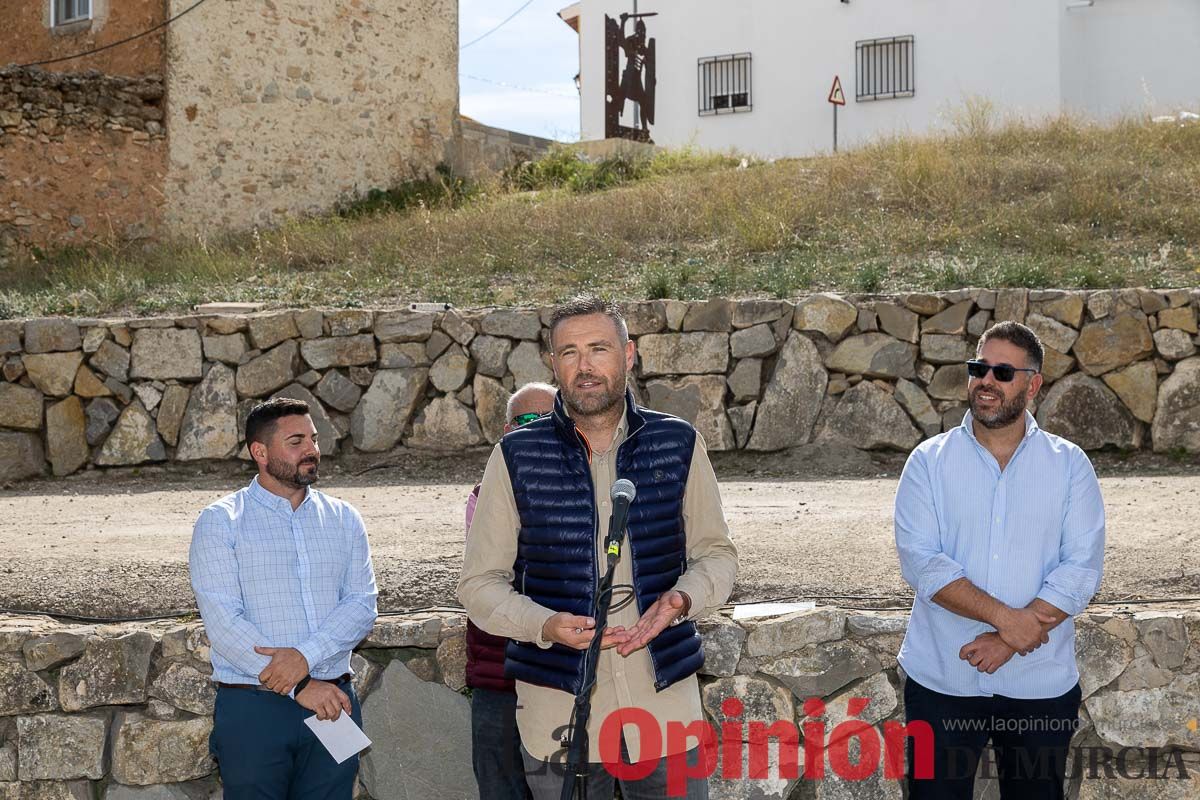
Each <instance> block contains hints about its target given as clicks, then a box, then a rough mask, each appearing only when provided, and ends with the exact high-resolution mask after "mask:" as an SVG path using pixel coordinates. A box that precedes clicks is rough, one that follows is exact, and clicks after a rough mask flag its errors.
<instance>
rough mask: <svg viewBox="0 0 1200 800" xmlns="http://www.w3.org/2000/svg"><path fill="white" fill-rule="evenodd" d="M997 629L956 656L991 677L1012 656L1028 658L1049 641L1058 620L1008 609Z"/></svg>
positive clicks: (1028, 611)
mask: <svg viewBox="0 0 1200 800" xmlns="http://www.w3.org/2000/svg"><path fill="white" fill-rule="evenodd" d="M996 622H997V624H996V630H994V631H988V632H987V633H982V634H980V635H979V636H977V637H976V638H975V640H974V641H973V642H970V643H968V644H965V645H963V646H962V649H961V650H959V651H958V657H959V658H961V659H962V660H964V661H966V662H967V663H969V664H970V665H971V666H972V667H975V668H976V669H977V670H979V671H980V672H986V673H987V674H989V675H991V674H993V673H994V672H995V671H996V670H998V669H1000V667H1002V666H1004V665H1005V664H1007V663H1008V661H1009V659H1011V658H1012V657H1013V656H1014V655H1017V654H1018V653H1020V654H1021V655H1023V656H1027V655H1029V654H1030V653H1032V652H1033V651H1034V650H1036V649H1038V648H1039V647H1041V646H1042V645H1044V644H1045V643H1046V642H1048V641H1050V628H1052V627H1053V626H1054V625H1055V624H1056V623H1057V620H1056V619H1055V618H1054V617H1051V616H1047V615H1046V614H1043V613H1041V612H1039V611H1035V610H1033V609H1031V608H1010V609H1008V610H1006V611H1005V612H1003V614H1002V615H1001V616H1000V617H999V618H998V619H997V620H996Z"/></svg>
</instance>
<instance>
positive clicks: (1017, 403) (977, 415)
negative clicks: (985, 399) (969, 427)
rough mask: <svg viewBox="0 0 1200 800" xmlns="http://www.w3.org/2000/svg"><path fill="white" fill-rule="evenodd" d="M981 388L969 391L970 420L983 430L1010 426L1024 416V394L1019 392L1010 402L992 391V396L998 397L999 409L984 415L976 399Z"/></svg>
mask: <svg viewBox="0 0 1200 800" xmlns="http://www.w3.org/2000/svg"><path fill="white" fill-rule="evenodd" d="M980 391H982V387H979V386H977V387H975V388H974V389H972V390H971V398H970V404H971V418H972V419H974V420H975V421H976V422H978V423H979V424H980V425H982V426H983V427H985V428H990V429H993V430H994V429H996V428H1003V427H1005V426H1006V425H1011V424H1012V423H1014V422H1016V421H1017V420H1018V419H1019V418H1021V417H1023V416H1024V415H1025V393H1024V392H1021V393H1019V394H1018V395H1017V396H1016V397H1014V398H1013V399H1012V400H1004V399H1003V398H1004V395H1002V394H1000V393H999V392H997V391H995V390H992V392H991V393H992V394H995V395H996V396H997V397H1000V398H1001V400H1000V407H999V408H997V409H996V410H995V411H992V412H990V413H985V412H983V411H980V410H979V404H978V402H977V401H976V397H977V395H978V394H979V392H980Z"/></svg>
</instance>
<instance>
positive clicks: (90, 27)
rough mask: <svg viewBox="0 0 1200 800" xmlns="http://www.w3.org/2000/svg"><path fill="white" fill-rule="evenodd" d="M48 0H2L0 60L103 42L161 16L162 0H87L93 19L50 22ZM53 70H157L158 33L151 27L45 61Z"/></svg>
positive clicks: (39, 57)
mask: <svg viewBox="0 0 1200 800" xmlns="http://www.w3.org/2000/svg"><path fill="white" fill-rule="evenodd" d="M50 3H51V0H4V2H3V3H0V6H2V7H3V25H0V66H5V65H8V64H25V63H29V62H33V61H41V60H43V59H50V58H59V57H62V56H67V55H73V54H75V53H79V52H82V51H85V50H91V49H94V48H97V47H103V46H104V45H107V44H112V43H113V42H117V41H120V40H121V39H125V38H127V37H129V36H133V35H135V34H137V33H141V32H142V31H145V30H148V29H150V28H153V27H154V26H155V25H157V24H159V23H161V22H163V21H164V20H165V19H166V9H167V5H166V0H92V5H93V10H94V13H93V19H92V20H91V21H90V22H81V23H74V24H70V25H66V26H61V27H58V28H54V29H51V28H50ZM46 69H49V70H54V71H58V72H78V71H84V70H91V69H94V70H98V71H100V72H104V73H108V74H110V75H127V76H129V75H136V76H140V75H152V74H161V73H162V69H163V34H161V33H155V34H152V35H150V36H146V37H144V38H142V39H139V40H137V41H134V42H130V43H129V44H126V45H122V46H121V47H116V48H113V49H112V50H108V51H105V52H103V53H98V54H96V55H94V56H88V57H86V58H82V59H75V60H71V61H66V62H63V63H61V64H53V65H48V66H47V67H46Z"/></svg>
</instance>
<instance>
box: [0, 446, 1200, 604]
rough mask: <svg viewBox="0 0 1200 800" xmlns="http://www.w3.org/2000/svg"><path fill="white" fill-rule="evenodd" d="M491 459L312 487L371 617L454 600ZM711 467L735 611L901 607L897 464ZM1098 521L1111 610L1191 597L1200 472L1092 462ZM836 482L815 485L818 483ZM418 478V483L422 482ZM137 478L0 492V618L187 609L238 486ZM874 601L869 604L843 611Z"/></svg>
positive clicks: (431, 464)
mask: <svg viewBox="0 0 1200 800" xmlns="http://www.w3.org/2000/svg"><path fill="white" fill-rule="evenodd" d="M485 457H486V454H480V453H475V454H470V455H468V456H467V457H465V458H458V459H456V460H455V461H453V462H447V461H444V460H442V461H438V460H431V459H430V457H428V456H426V457H424V460H423V461H422V460H421V458H418V457H413V459H412V460H411V461H410V463H406V465H405V467H404V468H396V467H390V468H383V469H375V470H370V471H368V472H366V473H365V474H361V475H358V476H355V475H353V474H351V472H350V471H349V468H347V470H346V471H344V472H341V473H338V472H336V471H334V470H331V469H327V470H326V472H333V474H331V475H328V477H326V478H325V479H324V480H323V481H322V482H321V488H322V489H324V490H325V491H327V492H329V493H331V494H333V495H336V496H338V497H342V498H344V499H346V500H348V501H350V502H352V503H354V504H355V505H356V506H357V507H358V508H359V509H360V510H361V511H362V514H363V517H364V518H365V519H366V523H367V528H368V531H369V534H370V537H371V544H372V548H373V552H374V561H375V567H376V571H377V573H378V579H379V585H380V590H381V592H380V593H381V597H380V608H381V609H399V608H415V607H422V606H430V605H446V604H456V602H457V601H456V600H455V598H454V585H455V582H456V580H457V577H458V571H459V567H460V565H461V560H462V559H461V553H462V547H463V530H462V508H463V502H464V499H465V497H466V495H467V492H468V491H469V489H470V486H471V482H472V480H473V476H475V475H478V474H479V472H480V471H481V469H482V464H483V459H484V458H485ZM790 458H791V460H790V461H789V460H788V458H786V457H785V458H780V459H776V460H775V461H773V462H770V466H771V470H770V472H773V473H774V474H770V473H769V472H766V471H764V470H763V469H762V468H761V465H762V464H763V463H766V462H764V461H763V460H762V459H753V458H751V457H749V456H746V455H737V456H726V457H722V458H718V459H717V460H716V466H717V470H718V474H720V475H721V476H722V487H723V497H724V500H725V505H726V511H727V515H728V518H729V523H730V526H731V529H732V531H733V536H734V540H735V541H736V543H737V545H738V547H739V549H740V552H741V564H742V566H741V572H740V576H739V580H738V586H737V589H736V591H735V595H734V596H735V599H742V600H747V599H767V598H776V597H791V596H803V597H816V596H826V597H830V598H831V599H830V601H831V602H834V601H835V600H834V599H833V596H837V597H841V598H842V599H841V602H842V603H844V604H861V605H889V604H897V603H898V604H903V603H905V602H906V601H907V600H908V598H910V597H911V594H910V592H909V591H908V587H907V586H906V585H904V584H903V582H902V581H901V579H900V574H899V570H898V568H897V564H896V558H895V552H894V549H893V544H892V528H891V507H892V497H893V493H894V491H895V486H896V480H897V475H898V471H899V468H900V467H901V466H902V463H903V462H902V459H899V458H898V457H896V456H876V457H867V456H863V455H862V454H850V455H846V454H832V455H831V454H829V453H815V454H814V453H808V454H804V453H799V454H794V455H793V456H791V457H790ZM1098 466H1099V468H1100V472H1101V476H1102V477H1101V484H1102V488H1103V491H1104V496H1105V501H1106V504H1107V508H1108V514H1109V528H1108V557H1107V563H1106V574H1105V578H1104V585H1103V587H1102V590H1101V596H1102V598H1103V599H1106V600H1118V599H1127V598H1128V599H1133V598H1139V599H1140V598H1153V597H1184V596H1193V595H1200V565H1198V564H1197V563H1196V559H1195V557H1194V554H1195V553H1196V552H1197V545H1200V531H1198V530H1197V527H1196V524H1195V510H1196V500H1197V497H1200V473H1197V471H1196V470H1195V469H1194V468H1191V467H1188V468H1185V467H1183V466H1181V465H1172V463H1171V462H1169V461H1167V462H1153V463H1150V464H1139V463H1133V464H1130V463H1128V462H1123V461H1118V460H1113V461H1112V462H1111V463H1109V464H1107V465H1105V464H1104V463H1100V464H1099V465H1098ZM814 473H816V474H820V475H823V476H824V475H838V474H841V475H844V476H845V477H835V478H822V479H817V478H814V477H813V474H814ZM418 476H424V479H421V478H420V477H418ZM248 479H249V478H248V474H247V473H237V474H234V473H231V472H230V471H228V470H226V471H225V472H224V473H223V474H222V473H218V474H212V473H202V472H180V471H166V470H163V471H156V470H142V471H140V472H136V473H135V472H133V471H130V472H126V473H108V474H105V475H97V474H96V473H92V474H89V475H84V476H80V477H78V478H74V479H69V480H66V481H49V480H46V481H37V482H33V483H25V484H21V485H19V486H16V487H11V488H7V489H5V490H3V491H0V553H3V560H2V561H0V607H4V608H9V609H34V610H41V611H52V612H54V611H57V612H63V613H70V614H78V615H83V616H94V617H120V616H128V615H142V614H146V615H149V614H155V613H163V612H167V611H171V610H176V609H190V608H192V607H193V605H194V603H193V598H192V594H191V590H190V588H189V586H188V581H187V550H188V543H189V540H190V537H191V526H192V523H193V521H194V520H195V517H196V514H197V512H198V511H199V510H200V509H201V508H202V507H204V506H205V505H206V504H208V503H210V502H212V501H213V500H215V499H217V498H219V497H221V496H222V495H224V494H226V493H228V492H229V491H231V490H233V489H236V488H237V487H239V486H241V485H243V484H244V483H245V482H246V481H247V480H248ZM846 596H851V597H855V598H862V597H868V598H878V599H871V600H862V601H856V600H848V599H845V597H846Z"/></svg>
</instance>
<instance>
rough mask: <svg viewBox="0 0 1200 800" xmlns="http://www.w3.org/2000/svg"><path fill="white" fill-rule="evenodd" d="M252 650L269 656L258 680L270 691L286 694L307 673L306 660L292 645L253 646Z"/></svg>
mask: <svg viewBox="0 0 1200 800" xmlns="http://www.w3.org/2000/svg"><path fill="white" fill-rule="evenodd" d="M254 652H256V653H258V654H259V655H260V656H270V657H271V663H270V664H268V665H267V668H266V669H264V670H263V671H262V672H260V673H258V680H259V683H261V684H262V685H263V686H266V687H267V688H268V689H270V690H271V691H272V692H277V693H279V694H287V693H288V692H290V691H291V690H292V689H293V688H295V686H296V684H297V683H299V682H300V679H301V678H303V677H304V676H305V675H307V674H308V669H309V667H308V660H307V659H305V658H304V656H303V655H301V653H300V651H299V650H297V649H296V648H294V647H255V648H254Z"/></svg>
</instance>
